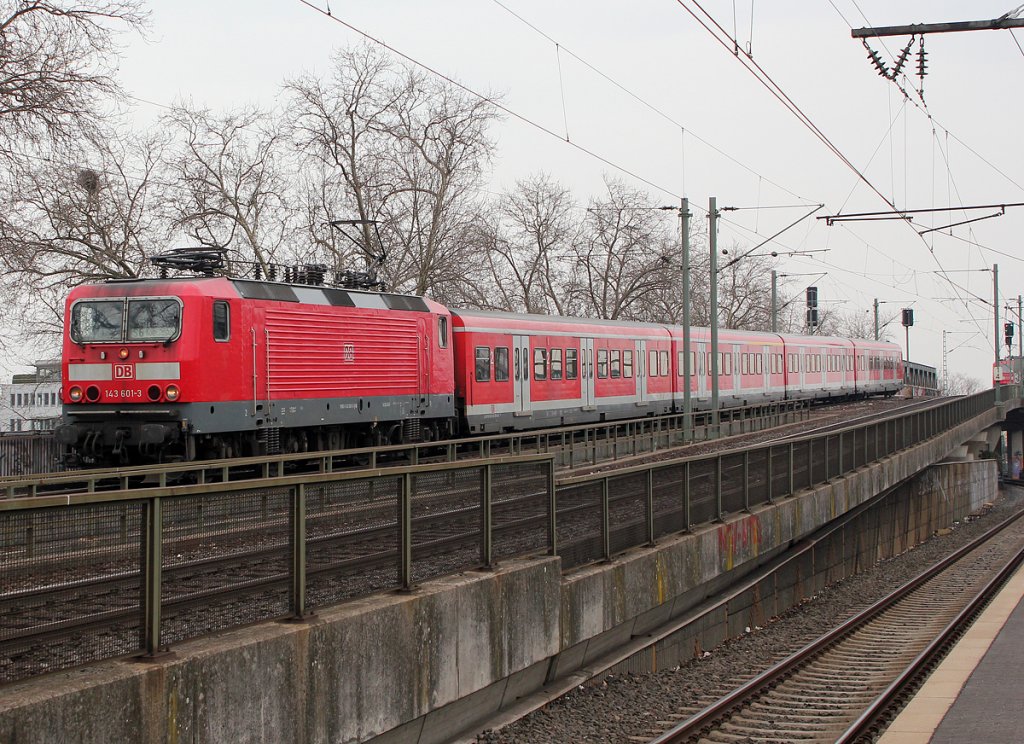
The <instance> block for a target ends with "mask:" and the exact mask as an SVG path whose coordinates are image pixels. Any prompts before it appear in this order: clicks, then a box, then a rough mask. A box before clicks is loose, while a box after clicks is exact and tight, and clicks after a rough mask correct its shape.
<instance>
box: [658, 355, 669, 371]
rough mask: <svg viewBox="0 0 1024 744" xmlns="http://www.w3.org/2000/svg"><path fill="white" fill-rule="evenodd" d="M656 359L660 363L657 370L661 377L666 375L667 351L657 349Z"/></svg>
mask: <svg viewBox="0 0 1024 744" xmlns="http://www.w3.org/2000/svg"><path fill="white" fill-rule="evenodd" d="M658 361H659V362H660V363H661V366H660V369H659V370H658V372H659V374H660V375H661V376H662V377H668V352H667V351H659V352H658Z"/></svg>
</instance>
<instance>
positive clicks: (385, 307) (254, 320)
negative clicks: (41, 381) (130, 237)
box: [57, 278, 454, 462]
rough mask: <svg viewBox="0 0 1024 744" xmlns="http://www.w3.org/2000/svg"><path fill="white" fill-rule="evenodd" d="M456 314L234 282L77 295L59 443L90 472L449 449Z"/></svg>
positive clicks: (122, 284) (174, 283)
mask: <svg viewBox="0 0 1024 744" xmlns="http://www.w3.org/2000/svg"><path fill="white" fill-rule="evenodd" d="M450 322H451V321H450V315H449V313H448V311H447V310H446V309H445V308H444V307H442V306H441V305H438V304H437V303H435V302H432V301H430V300H428V299H425V298H421V297H409V296H405V295H396V294H387V293H382V292H363V291H357V290H347V289H338V288H333V287H324V286H298V285H287V284H279V283H270V282H259V281H247V280H238V279H226V278H197V279H161V280H141V281H114V282H108V283H106V284H98V285H85V286H82V287H78V288H77V289H75V290H74V291H73V292H72V293H71V295H70V297H69V298H68V301H67V307H66V331H65V337H64V358H63V379H64V421H63V425H62V426H60V427H59V428H58V430H57V437H58V439H59V441H61V442H62V443H64V444H66V445H68V446H69V447H70V448H71V449H72V450H74V451H75V452H77V453H78V454H79V455H81V456H83V457H85V458H87V459H88V460H89V461H95V462H108V461H114V462H118V461H122V462H133V461H136V460H140V459H169V458H175V459H176V458H181V459H185V460H191V459H194V458H197V457H199V458H204V457H229V456H232V455H243V454H259V453H266V452H276V451H304V450H307V449H321V448H338V447H343V446H350V445H353V444H356V443H359V444H363V443H367V442H387V441H396V440H398V439H400V438H416V439H419V438H427V439H431V438H437V437H442V436H449V435H450V434H451V431H450V428H449V427H450V423H451V422H452V421H453V417H454V397H453V390H452V379H453V374H452V348H451V346H452V345H451V336H450Z"/></svg>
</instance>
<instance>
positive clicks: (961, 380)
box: [939, 372, 984, 395]
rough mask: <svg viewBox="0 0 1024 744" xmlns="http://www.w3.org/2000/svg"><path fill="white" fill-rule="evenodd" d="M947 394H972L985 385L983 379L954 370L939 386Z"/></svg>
mask: <svg viewBox="0 0 1024 744" xmlns="http://www.w3.org/2000/svg"><path fill="white" fill-rule="evenodd" d="M939 387H940V388H941V389H942V391H943V393H944V394H945V395H971V394H972V393H976V392H978V391H979V390H981V389H982V387H984V385H983V383H982V382H981V380H979V379H978V378H976V377H971V376H970V375H966V374H964V373H963V372H954V373H953V374H951V375H950V376H949V379H947V380H942V381H941V384H940V386H939Z"/></svg>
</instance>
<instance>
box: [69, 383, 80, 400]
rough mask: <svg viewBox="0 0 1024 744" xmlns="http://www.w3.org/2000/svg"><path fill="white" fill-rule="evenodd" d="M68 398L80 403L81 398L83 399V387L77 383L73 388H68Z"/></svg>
mask: <svg viewBox="0 0 1024 744" xmlns="http://www.w3.org/2000/svg"><path fill="white" fill-rule="evenodd" d="M68 399H69V400H70V401H71V402H72V403H78V402H79V401H80V400H82V388H80V387H78V385H75V386H74V387H73V388H71V389H70V390H68Z"/></svg>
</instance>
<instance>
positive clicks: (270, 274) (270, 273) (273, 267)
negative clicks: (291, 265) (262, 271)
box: [267, 264, 277, 282]
mask: <svg viewBox="0 0 1024 744" xmlns="http://www.w3.org/2000/svg"><path fill="white" fill-rule="evenodd" d="M267 279H269V280H270V281H272V282H276V281H277V264H270V265H269V266H267Z"/></svg>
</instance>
